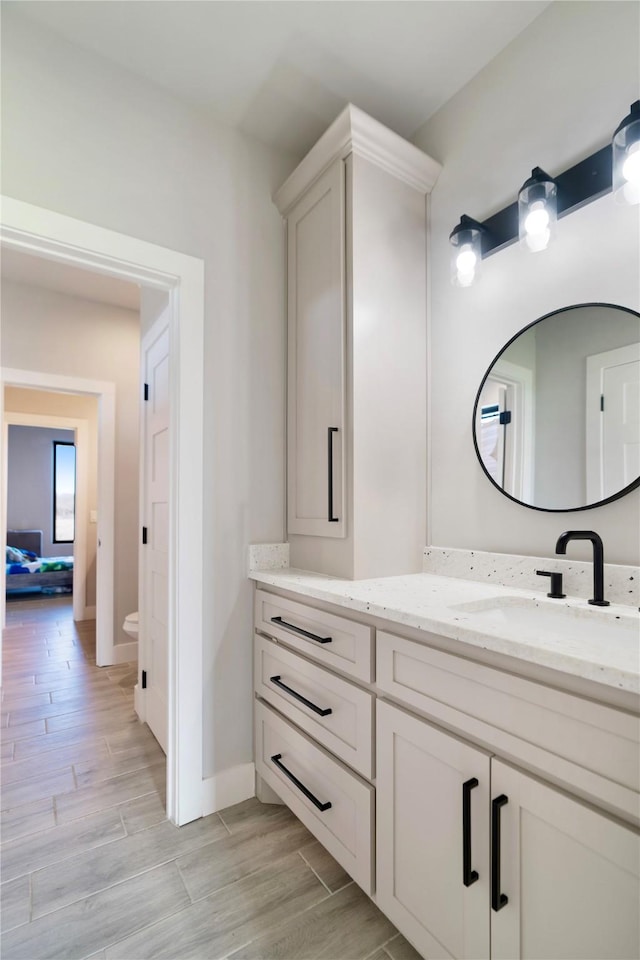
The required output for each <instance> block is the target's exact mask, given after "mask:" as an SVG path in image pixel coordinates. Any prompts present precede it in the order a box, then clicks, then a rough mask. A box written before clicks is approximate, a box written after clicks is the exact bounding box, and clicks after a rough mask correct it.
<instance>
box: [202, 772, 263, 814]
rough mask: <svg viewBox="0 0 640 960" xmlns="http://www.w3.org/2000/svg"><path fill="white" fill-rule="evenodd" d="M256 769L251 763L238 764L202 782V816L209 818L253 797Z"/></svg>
mask: <svg viewBox="0 0 640 960" xmlns="http://www.w3.org/2000/svg"><path fill="white" fill-rule="evenodd" d="M255 774H256V769H255V766H254V764H253V763H240V764H238V766H237V767H231V768H230V769H229V770H222V771H221V773H216V774H215V775H214V776H213V777H207V778H206V779H205V780H203V781H202V815H203V817H207V816H209V814H210V813H217V811H218V810H224V808H225V807H231V806H233V804H234V803H241V802H242V800H248V799H249V797H254V796H255V793H256V788H255Z"/></svg>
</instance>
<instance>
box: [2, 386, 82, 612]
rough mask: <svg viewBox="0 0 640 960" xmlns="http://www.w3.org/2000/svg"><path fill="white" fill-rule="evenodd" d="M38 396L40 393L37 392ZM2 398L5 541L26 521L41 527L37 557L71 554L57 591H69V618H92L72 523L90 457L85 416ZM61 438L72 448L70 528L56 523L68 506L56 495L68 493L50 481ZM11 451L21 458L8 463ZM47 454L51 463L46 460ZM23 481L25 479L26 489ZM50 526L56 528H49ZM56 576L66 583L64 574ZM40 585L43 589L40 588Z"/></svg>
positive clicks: (65, 518)
mask: <svg viewBox="0 0 640 960" xmlns="http://www.w3.org/2000/svg"><path fill="white" fill-rule="evenodd" d="M38 396H39V397H43V394H40V393H38ZM44 396H46V394H45V395H44ZM6 401H7V396H6V394H5V405H6V407H7V412H6V413H5V417H4V423H5V435H4V446H3V449H4V457H3V460H4V463H5V464H6V469H7V473H8V480H7V483H6V491H7V514H6V516H7V545H8V546H12V545H13V544H12V541H11V536H10V535H9V532H8V531H9V530H18V531H19V530H21V529H23V528H24V527H25V525H26V527H27V528H32V529H33V528H35V530H40V531H43V540H44V549H43V552H42V556H43V557H51V556H54V555H55V556H56V557H62V555H63V553H64V556H65V557H70V558H71V564H72V570H71V581H72V583H71V586H69V587H68V588H64V587H61V588H60V590H59V591H58V592H60V593H62V592H65V589H66V592H71V594H72V597H73V601H72V602H73V619H74V621H76V622H79V621H83V620H90V619H95V614H96V603H95V584H94V585H92V586H93V589H91V588H90V587H89V585H88V584H87V551H88V544H87V539H88V538H87V528H86V524H85V523H77V517H78V516H80V517H85V516H86V515H87V504H88V485H89V469H88V467H89V457H90V452H89V450H88V424H87V420H86V419H84V418H80V417H77V418H68V417H58V416H51V415H45V414H35V413H27V412H23V411H16V410H15V409H13V408H14V407H15V406H19V405H20V404H19V402H18V403H17V404H16V403H15V402H13V403H11V404H10V406H11V407H12V409H11V411H9V410H8V407H9V404H7V403H6ZM43 431H44V433H43ZM12 434H13V436H12ZM48 435H50V436H48ZM61 438H62V443H63V444H65V439H66V438H69V441H70V443H71V445H72V450H73V465H72V466H73V470H72V472H71V473H70V474H69V480H72V481H73V482H72V487H73V489H72V494H71V495H72V500H71V506H72V514H71V519H72V521H73V529H71V530H66V529H63V528H62V527H63V526H64V525H68V523H69V522H70V517H69V513H68V510H67V512H66V513H64V514H63V513H62V512H61V509H60V508H61V507H62V508H64V507H65V506H67V505H66V504H61V503H60V496H61V495H62V497H63V498H64V497H66V498H68V497H69V491H67V490H66V489H65V490H63V491H59V490H58V484H56V482H55V477H56V472H57V471H56V467H55V464H56V463H57V464H58V465H59V458H58V457H56V453H57V452H58V450H59V447H60V440H61ZM12 440H13V441H14V442H13V443H12V442H11V441H12ZM30 441H31V442H30ZM52 444H53V450H52V449H51V445H52ZM65 446H66V444H65ZM62 452H63V454H64V453H66V450H64V449H63V451H62ZM16 455H18V456H20V457H21V462H20V463H17V464H16V463H14V462H12V461H13V458H14V457H15V456H16ZM52 459H53V461H54V462H53V463H51V462H50V461H51V460H52ZM51 467H53V470H51ZM30 477H33V478H34V480H35V485H34V482H33V481H32V482H31V483H28V481H29V478H30ZM12 479H13V489H12ZM62 479H64V478H62ZM25 480H27V483H28V485H26V490H25ZM21 488H22V492H21ZM56 526H58V529H54V527H56ZM60 572H61V573H63V572H64V571H62V570H61V571H60ZM18 575H19V574H18ZM59 579H60V580H61V582H62V581H64V583H65V584H67V583H68V580H69V576H68V575H67V576H65V577H61V578H59ZM11 587H12V582H11V579H10V578H9V579H8V580H7V583H6V589H7V590H10V589H11ZM41 589H43V590H45V592H46V587H45V588H41ZM49 592H50V593H54V592H56V588H55V586H52V587H51V588H50V590H49Z"/></svg>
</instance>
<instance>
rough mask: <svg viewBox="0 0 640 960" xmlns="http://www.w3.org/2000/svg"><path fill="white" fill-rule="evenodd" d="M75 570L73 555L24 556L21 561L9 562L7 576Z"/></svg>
mask: <svg viewBox="0 0 640 960" xmlns="http://www.w3.org/2000/svg"><path fill="white" fill-rule="evenodd" d="M61 570H73V557H35V559H31V558H28V557H24V558H23V559H22V561H21V562H19V563H15V562H14V563H7V576H15V575H16V574H19V573H58V572H59V571H61Z"/></svg>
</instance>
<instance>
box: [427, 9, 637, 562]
mask: <svg viewBox="0 0 640 960" xmlns="http://www.w3.org/2000/svg"><path fill="white" fill-rule="evenodd" d="M639 18H640V7H639V6H638V5H637V4H636V3H627V2H614V3H607V2H597V0H596V2H587V3H584V2H559V3H553V4H552V5H551V6H550V7H549V8H548V9H547V10H546V11H545V12H544V13H543V14H542V15H541V16H540V17H538V18H537V19H536V20H535V21H534V22H533V23H532V24H531V26H530V27H528V28H527V29H526V30H525V31H524V32H523V33H522V34H520V36H519V37H517V38H516V40H514V41H513V42H512V43H511V44H510V45H509V46H508V47H507V48H506V49H505V50H504V51H503V52H502V53H501V54H499V55H498V57H496V58H495V60H493V61H492V63H490V64H489V65H488V66H487V67H486V68H485V69H484V70H483V71H482V72H481V73H480V74H478V76H477V77H475V78H474V79H473V80H472V81H471V82H470V83H469V84H468V85H467V86H466V87H464V88H463V89H462V90H461V91H460V93H458V94H457V95H456V96H455V97H453V98H452V99H451V100H450V101H449V102H448V103H447V104H445V106H444V107H442V108H441V110H439V111H438V113H436V114H435V115H434V116H433V117H432V118H431V120H430V121H429V122H428V123H427V124H426V125H425V126H424V127H423V128H422V129H421V130H420V131H419V132H418V134H417V136H416V137H415V138H414V139H415V142H416V143H417V145H418V146H419V147H421V148H422V149H423V150H425V151H426V152H427V153H429V154H431V155H432V156H433V157H435V159H437V160H439V161H440V162H441V163H442V164H443V170H442V173H441V174H440V177H439V179H438V182H437V183H436V186H435V188H434V191H433V193H432V195H431V314H430V316H431V350H430V364H429V367H430V391H431V438H430V439H431V453H430V467H431V477H432V481H431V493H430V504H429V508H430V541H431V543H433V544H434V545H439V546H449V547H468V548H475V549H479V550H495V551H500V552H505V553H513V552H515V553H522V554H532V555H539V556H549V555H552V554H553V550H554V546H555V541H556V538H557V537H558V535H559V534H560V533H561V532H562V531H563V530H565V529H568V528H576V527H578V528H580V527H585V528H589V529H595V530H597V531H598V532H599V533H600V534H601V535H602V537H603V539H604V545H605V558H606V559H607V560H608V561H611V562H619V563H638V561H639V555H638V554H639V544H638V529H639V525H640V491H638V490H636V491H634V492H633V493H631V494H630V495H628V496H626V497H625V498H623V499H621V500H618V501H616V502H615V503H612V504H608V505H607V506H604V507H598V508H596V509H594V510H591V511H588V512H586V513H541V512H537V511H534V510H530V509H527V508H525V507H522V506H519V505H517V504H514V503H512V502H511V501H509V500H508V499H506V498H505V497H503V496H502V495H501V494H500V493H499V492H498V491H497V490H495V489H494V487H493V486H492V485H491V484H490V483H489V481H488V480H487V478H486V477H485V475H484V474H483V472H482V470H481V467H480V465H479V463H478V462H477V459H476V456H475V453H474V449H473V443H472V438H471V417H472V410H473V402H474V398H475V394H476V391H477V389H478V386H479V384H480V381H481V379H482V376H483V374H484V372H485V370H486V369H487V367H488V365H489V364H490V362H491V360H492V359H493V357H494V356H495V354H496V353H497V352H498V350H499V349H500V348H501V346H502V345H503V344H504V343H506V341H507V340H509V339H510V337H512V336H513V334H514V333H516V332H517V331H518V330H519V329H521V328H522V327H524V326H526V325H527V324H529V323H531V322H532V321H533V320H535V319H537V317H540V316H542V315H543V314H545V313H548V312H550V311H552V310H555V309H558V308H560V307H564V306H567V305H569V304H571V303H584V302H588V301H592V302H610V303H619V304H622V305H624V306H628V307H633V308H635V309H638V306H639V304H640V289H639V287H640V282H639V272H638V262H640V244H639V237H640V231H639V229H638V208H637V207H636V208H629V207H622V206H617V205H616V204H614V203H613V200H612V198H611V197H610V196H608V197H604V198H602V199H600V200H598V201H595V202H594V203H592V204H590V205H588V206H586V207H584V208H583V209H582V210H579V211H577V212H575V213H573V214H571V215H570V216H568V217H566V218H564V219H562V220H561V221H560V222H559V225H558V237H557V240H556V242H555V243H554V244H553V246H552V247H550V248H549V249H548V250H547V251H545V252H544V253H541V254H536V255H533V254H529V255H527V254H526V253H525V251H523V250H522V249H521V248H520V247H519V245H518V244H515V245H514V246H512V247H510V248H508V249H507V250H504V251H502V252H500V253H497V254H495V255H494V256H492V257H490V258H489V259H487V260H486V261H485V262H484V263H483V274H482V277H481V278H480V279H479V281H478V283H477V284H476V285H474V286H473V287H471V288H467V289H459V288H454V287H452V286H451V284H450V281H449V257H450V246H449V243H448V235H449V233H450V232H451V230H452V229H453V227H454V226H455V225H456V223H457V222H458V220H459V218H460V215H461V214H463V213H466V214H468V215H469V216H472V217H474V218H476V219H478V220H484V219H486V218H487V217H489V216H490V215H491V214H493V213H495V212H496V211H497V210H500V209H501V208H502V207H504V206H506V205H507V204H509V203H511V202H512V201H513V200H515V198H516V196H517V191H518V189H519V187H520V186H521V185H522V183H523V182H524V180H525V179H526V178H527V177H528V176H529V175H530V171H531V169H532V167H534V166H536V165H537V166H541V167H542V168H543V169H545V170H546V171H547V172H548V173H550V174H551V175H552V176H553V175H554V174H558V173H561V172H562V171H563V170H566V169H567V168H568V167H570V166H571V165H572V164H573V163H576V162H577V161H578V160H581V159H583V158H584V157H586V156H588V155H589V154H590V153H592V152H594V151H595V150H597V149H599V148H600V147H602V146H604V145H605V144H606V143H607V142H608V141H609V140H610V138H611V135H612V133H613V130H614V129H615V127H616V126H617V124H618V123H619V122H620V120H621V119H622V118H623V117H624V116H626V114H627V113H628V110H629V104H630V103H632V102H633V101H634V100H636V99H637V97H638V63H639V60H640V39H639V38H640V23H639ZM571 553H572V555H582V556H584V557H588V550H587V547H586V545H583V546H582V548H581V547H580V546H578V545H573V546H572V547H571Z"/></svg>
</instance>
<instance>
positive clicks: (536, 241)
mask: <svg viewBox="0 0 640 960" xmlns="http://www.w3.org/2000/svg"><path fill="white" fill-rule="evenodd" d="M550 239H551V230H549V228H548V227H547V228H546V229H545V230H540V231H539V232H538V233H527V235H526V237H525V241H524V242H525V243H526V245H527V247H528V248H529V250H531V252H532V253H539V252H540V250H546V249H547V247H548V246H549V240H550Z"/></svg>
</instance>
